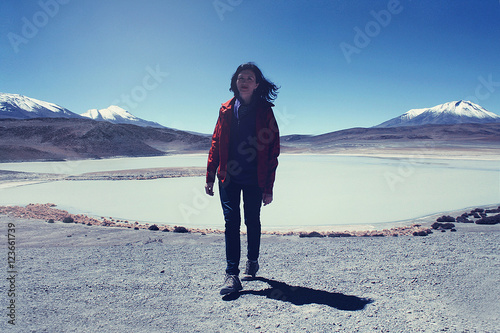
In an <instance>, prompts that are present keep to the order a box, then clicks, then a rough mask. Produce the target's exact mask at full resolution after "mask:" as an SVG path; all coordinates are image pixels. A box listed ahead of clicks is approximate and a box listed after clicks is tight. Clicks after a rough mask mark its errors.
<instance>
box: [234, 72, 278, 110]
mask: <svg viewBox="0 0 500 333" xmlns="http://www.w3.org/2000/svg"><path fill="white" fill-rule="evenodd" d="M246 69H249V70H251V71H252V72H253V73H254V74H255V79H256V83H258V84H259V86H258V87H257V89H255V92H254V96H256V97H259V98H261V99H264V100H266V101H268V102H272V101H274V100H275V99H276V97H278V89H279V87H278V86H276V85H275V84H274V83H272V82H271V81H269V80H267V79H266V78H265V77H264V75H263V74H262V71H261V70H260V69H259V67H257V65H256V64H254V63H253V62H247V63H246V64H241V65H239V66H238V68H237V69H236V72H234V74H233V77H232V78H231V87H230V88H229V91H232V92H234V96H236V97H239V92H238V87H237V86H236V80H238V75H239V74H240V73H241V72H242V71H244V70H246Z"/></svg>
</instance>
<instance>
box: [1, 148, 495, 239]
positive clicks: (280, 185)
mask: <svg viewBox="0 0 500 333" xmlns="http://www.w3.org/2000/svg"><path fill="white" fill-rule="evenodd" d="M279 163H280V164H279V166H278V171H277V176H276V183H275V193H274V201H273V203H272V204H271V205H269V206H266V207H263V208H262V214H261V216H262V224H263V230H272V229H279V230H285V229H296V228H304V227H308V228H310V227H328V226H338V225H361V224H363V225H371V224H377V223H389V222H397V221H403V220H409V219H413V218H418V217H421V216H425V215H430V214H434V213H438V212H445V211H451V210H457V209H461V208H464V207H472V206H481V205H490V204H497V203H499V202H500V161H495V160H485V161H477V160H459V159H430V158H420V157H418V156H417V157H413V158H400V159H396V158H377V157H354V156H339V155H302V154H300V155H299V154H297V155H293V154H283V155H282V156H280V158H279ZM205 165H206V155H205V154H193V155H172V156H163V157H147V158H116V159H105V160H85V161H70V162H33V163H3V164H0V169H2V170H13V171H26V172H44V173H64V174H68V175H70V174H71V175H76V174H81V173H85V172H96V171H112V170H125V169H141V168H156V167H183V166H185V167H203V166H205ZM204 182H205V179H204V177H185V178H164V179H155V180H121V181H55V182H47V183H39V184H32V185H25V186H17V187H8V188H3V189H1V190H0V205H7V204H13V205H26V204H28V203H47V202H52V203H55V204H57V206H58V208H60V209H65V210H68V211H69V212H71V213H74V214H77V213H83V214H88V215H93V216H105V217H113V218H117V219H126V220H129V221H139V222H149V223H156V224H161V225H164V224H168V225H172V226H173V225H182V226H188V227H203V228H212V229H223V227H224V221H223V217H222V209H221V207H220V202H219V199H218V195H217V193H216V195H215V196H214V197H209V196H207V195H206V194H204ZM215 191H217V186H216V188H215Z"/></svg>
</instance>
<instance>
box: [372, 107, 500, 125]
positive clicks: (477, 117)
mask: <svg viewBox="0 0 500 333" xmlns="http://www.w3.org/2000/svg"><path fill="white" fill-rule="evenodd" d="M497 122H500V116H499V115H497V114H494V113H493V112H490V111H487V110H486V109H484V108H483V107H481V106H479V105H477V104H474V103H472V102H469V101H455V102H449V103H444V104H440V105H436V106H434V107H432V108H424V109H412V110H410V111H408V112H406V113H404V114H402V115H401V116H399V117H396V118H393V119H390V120H388V121H385V122H383V123H381V124H379V125H377V126H374V127H399V126H420V125H430V124H432V125H445V124H446V125H452V124H473V123H474V124H477V123H481V124H484V123H497Z"/></svg>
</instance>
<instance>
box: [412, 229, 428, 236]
mask: <svg viewBox="0 0 500 333" xmlns="http://www.w3.org/2000/svg"><path fill="white" fill-rule="evenodd" d="M428 234H429V233H428V232H427V231H426V230H419V231H415V232H413V236H427V235H428Z"/></svg>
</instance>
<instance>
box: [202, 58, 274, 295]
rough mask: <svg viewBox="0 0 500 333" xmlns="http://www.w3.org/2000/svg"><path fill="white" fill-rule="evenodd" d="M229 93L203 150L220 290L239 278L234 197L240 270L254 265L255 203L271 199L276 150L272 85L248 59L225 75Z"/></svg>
mask: <svg viewBox="0 0 500 333" xmlns="http://www.w3.org/2000/svg"><path fill="white" fill-rule="evenodd" d="M229 91H232V92H233V93H234V97H233V98H232V99H230V100H229V101H227V102H226V103H224V104H222V107H221V108H220V111H219V118H218V120H217V125H216V126H215V130H214V134H213V136H212V146H211V148H210V152H209V155H208V165H207V177H206V182H207V184H206V186H205V191H206V193H207V194H208V195H211V196H213V195H214V192H213V187H214V182H215V176H216V174H217V178H218V179H219V194H220V200H221V204H222V210H223V212H224V220H225V240H226V261H227V267H226V278H225V281H224V286H223V288H222V289H221V291H220V293H221V294H222V295H226V294H230V293H233V292H237V291H239V290H241V289H243V287H242V286H241V281H240V279H239V272H240V271H239V268H238V267H239V263H240V255H241V245H240V225H241V216H240V197H241V193H243V210H244V217H245V225H246V227H247V237H248V249H247V250H248V254H247V258H248V260H247V264H246V269H245V274H246V275H250V276H253V277H255V274H256V273H257V271H258V269H259V264H258V258H259V248H260V234H261V225H260V208H261V205H262V203H264V206H265V205H268V204H270V203H271V202H272V200H273V184H274V179H275V172H276V168H277V166H278V155H279V153H280V141H279V130H278V126H277V123H276V119H275V118H274V114H273V110H272V107H273V106H274V105H273V104H272V103H271V102H272V101H273V100H274V99H276V97H277V92H278V87H277V86H276V85H274V83H272V82H270V81H268V80H267V79H266V78H265V77H264V76H263V75H262V72H261V70H260V69H259V68H258V67H257V66H256V65H255V64H254V63H246V64H242V65H240V66H239V67H238V68H237V69H236V72H235V73H234V74H233V76H232V78H231V87H230V89H229Z"/></svg>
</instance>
